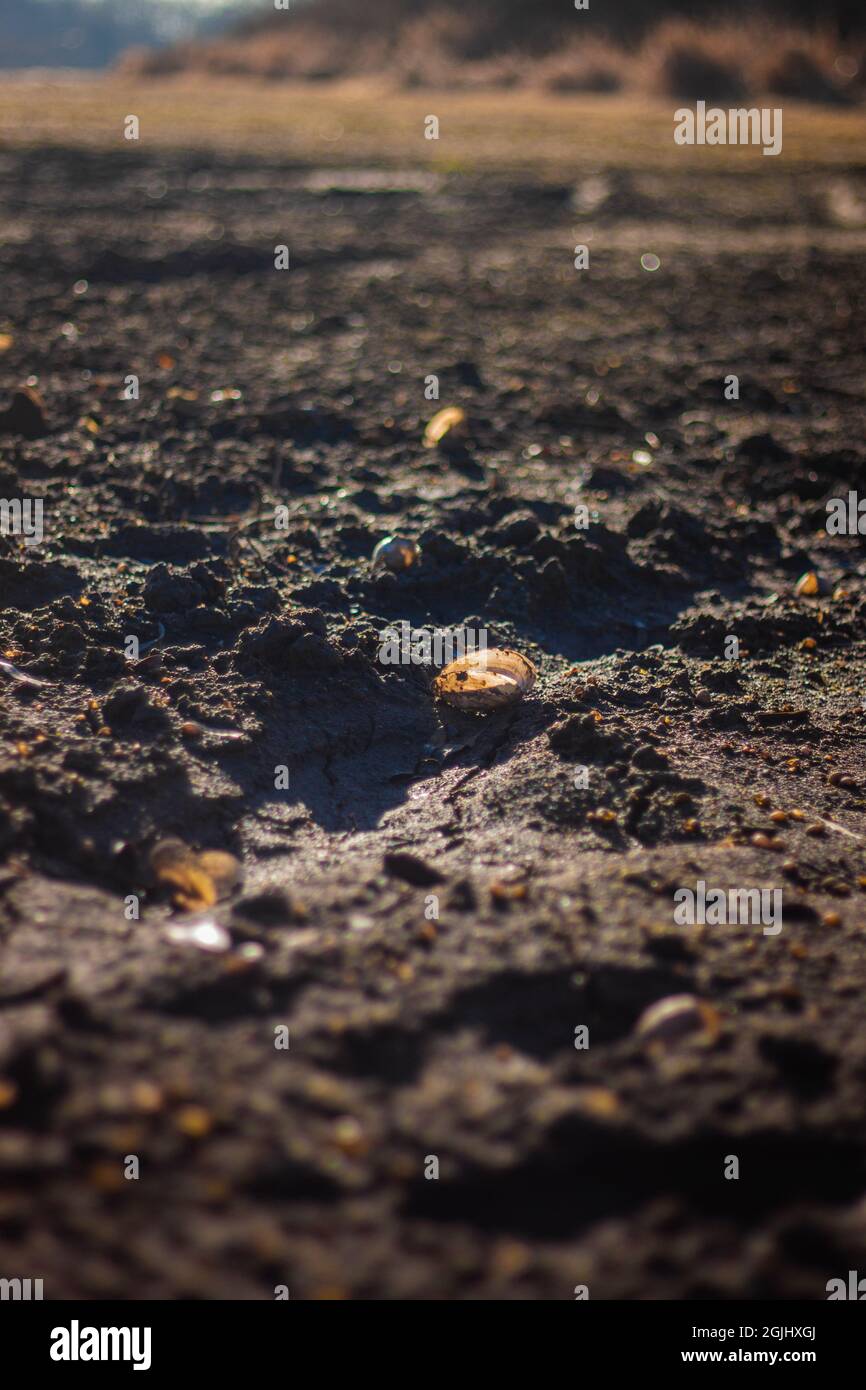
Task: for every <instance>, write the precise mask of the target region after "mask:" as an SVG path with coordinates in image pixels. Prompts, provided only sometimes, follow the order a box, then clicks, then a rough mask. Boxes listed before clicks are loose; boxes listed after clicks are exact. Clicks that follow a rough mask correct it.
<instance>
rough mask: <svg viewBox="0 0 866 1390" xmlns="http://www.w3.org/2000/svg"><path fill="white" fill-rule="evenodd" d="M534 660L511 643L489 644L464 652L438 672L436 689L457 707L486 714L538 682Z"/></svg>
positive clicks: (500, 707)
mask: <svg viewBox="0 0 866 1390" xmlns="http://www.w3.org/2000/svg"><path fill="white" fill-rule="evenodd" d="M536 674H537V673H536V670H535V667H534V666H533V664H532V662H531V661H528V660H527V658H526V657H525V656H521V655H520V653H519V652H514V651H511V650H510V649H509V648H508V647H488V648H485V650H484V651H480V652H474V653H473V654H472V655H471V656H461V657H460V658H459V659H458V660H457V661H452V662H450V663H449V665H448V666H445V667H444V668H443V670H441V671H440V672H439V675H438V676H437V677H436V680H435V681H434V690H435V692H436V695H437V696H438V698H439V699H440V700H444V701H445V702H446V704H449V705H453V706H454V707H455V709H463V710H470V711H472V712H473V713H476V714H487V713H488V712H489V711H490V710H495V709H502V708H503V707H504V706H506V705H511V704H515V703H516V702H517V701H518V700H522V699H523V696H524V695H525V694H526V693H527V691H529V690H531V689H532V687H533V685H534V684H535V677H536Z"/></svg>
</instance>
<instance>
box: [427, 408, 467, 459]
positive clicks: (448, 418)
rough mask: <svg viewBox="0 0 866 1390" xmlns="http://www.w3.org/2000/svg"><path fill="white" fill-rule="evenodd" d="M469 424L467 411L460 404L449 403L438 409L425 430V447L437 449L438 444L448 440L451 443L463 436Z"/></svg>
mask: <svg viewBox="0 0 866 1390" xmlns="http://www.w3.org/2000/svg"><path fill="white" fill-rule="evenodd" d="M467 424H468V422H467V418H466V411H465V410H463V409H462V408H461V407H460V406H459V405H447V406H445V408H444V410H437V412H436V414H435V415H434V416H433V419H432V420H430V421H428V423H427V428H426V429H425V431H424V447H425V449H435V448H436V446H437V444H442V443H443V442H445V441H446V440H447V441H448V442H449V443H451V442H452V441H453V440H454V439H455V438H458V437H462V435H464V434H465V433H466V428H467ZM449 436H450V438H449Z"/></svg>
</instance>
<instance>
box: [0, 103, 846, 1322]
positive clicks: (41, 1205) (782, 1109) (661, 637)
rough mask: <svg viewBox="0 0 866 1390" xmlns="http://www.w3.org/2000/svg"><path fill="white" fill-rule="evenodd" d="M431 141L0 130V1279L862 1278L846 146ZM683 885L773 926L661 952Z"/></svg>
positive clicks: (675, 1281)
mask: <svg viewBox="0 0 866 1390" xmlns="http://www.w3.org/2000/svg"><path fill="white" fill-rule="evenodd" d="M502 100H503V101H505V102H507V98H502ZM422 107H426V109H427V110H435V109H437V108H436V107H435V106H427V105H426V99H424V98H420V99H419V105H418V112H419V114H418V130H420V129H421V124H420V123H421V121H422V119H423V115H424V114H425V113H426V112H425V110H422ZM335 138H336V137H335ZM417 143H418V144H419V145H420V144H422V143H423V142H422V141H420V140H419V141H418V142H417ZM424 155H425V151H424V150H421V153H420V154H419V158H418V161H417V162H416V163H414V164H413V163H411V162H408V163H407V162H405V161H403V162H401V164H400V166H399V167H396V166H389V165H388V164H387V163H381V164H376V163H375V162H374V161H368V162H366V163H363V164H360V165H358V164H352V165H345V166H344V167H339V166H338V165H337V164H335V162H334V156H333V151H332V152H331V155H330V160H329V163H323V162H321V160H318V159H317V158H316V157H315V153H314V152H313V153H310V154H309V155H308V156H307V157H304V158H301V157H297V158H296V157H294V156H291V157H289V156H287V155H281V154H280V153H279V152H278V151H275V150H274V149H273V148H268V149H262V150H260V151H258V152H255V151H251V150H246V151H232V150H231V149H229V148H227V149H225V150H223V151H220V150H218V149H209V150H204V149H201V150H195V149H192V148H181V147H180V146H177V147H171V146H170V145H166V146H164V147H157V146H155V145H148V143H147V142H146V141H142V143H141V146H140V147H139V148H135V149H131V148H128V147H124V146H123V142H122V141H121V142H119V143H118V144H117V146H116V147H115V148H113V149H107V148H101V147H97V146H96V145H93V146H88V145H86V144H84V143H77V142H76V141H75V139H74V131H70V132H69V133H68V138H67V139H65V140H64V139H63V138H62V135H59V136H58V137H57V139H56V141H55V143H54V144H48V143H43V144H40V145H39V146H27V145H26V144H18V143H15V142H12V143H10V144H8V145H5V146H4V147H3V148H2V150H0V181H2V189H3V200H2V201H3V236H2V244H0V275H2V285H3V297H2V304H0V315H2V321H0V333H2V337H0V346H2V349H3V350H2V353H0V366H2V380H3V387H4V390H3V393H2V399H0V495H2V497H3V498H5V499H12V498H29V499H42V500H43V503H44V537H43V539H42V541H41V543H39V544H33V545H28V544H25V542H24V539H23V537H21V536H20V535H14V534H8V535H6V536H4V537H0V605H2V607H0V658H2V660H0V854H2V867H0V1266H2V1269H0V1272H2V1273H5V1274H12V1273H18V1274H20V1275H25V1274H31V1275H33V1276H37V1275H44V1278H45V1296H46V1298H48V1297H51V1298H74V1299H96V1298H121V1299H151V1298H171V1299H190V1298H193V1299H270V1298H273V1297H274V1289H275V1288H276V1287H277V1286H286V1288H287V1289H288V1290H289V1292H290V1295H291V1297H292V1298H300V1299H311V1298H313V1299H323V1298H349V1299H354V1298H357V1299H364V1298H367V1299H370V1298H372V1299H448V1300H459V1299H474V1298H506V1299H515V1300H524V1299H572V1298H573V1297H574V1290H575V1286H578V1285H585V1286H586V1287H587V1289H588V1291H589V1295H590V1297H592V1298H601V1299H605V1298H628V1299H668V1298H670V1299H686V1298H704V1299H726V1298H735V1297H745V1298H752V1299H784V1298H794V1297H803V1298H815V1299H819V1298H824V1297H825V1296H826V1295H825V1285H826V1282H827V1280H829V1279H830V1278H835V1277H845V1276H846V1274H847V1271H848V1270H849V1269H852V1268H853V1269H856V1268H858V1267H859V1268H861V1269H862V1268H863V1267H864V1261H866V1200H864V1196H863V1194H864V1190H866V1109H864V1094H866V1033H864V1029H863V995H864V990H866V892H864V890H866V838H864V836H866V817H864V810H866V795H864V791H866V776H864V769H863V748H864V737H863V735H864V719H866V715H864V710H863V698H864V696H866V675H864V660H866V644H864V633H863V621H864V614H866V587H864V575H866V566H864V550H863V541H862V539H861V537H860V536H859V535H858V534H853V535H844V534H843V535H833V534H829V533H828V530H827V527H826V521H827V511H826V503H827V501H828V500H829V499H832V498H837V497H840V498H845V499H847V498H848V494H849V492H850V491H854V492H858V490H859V492H860V493H861V494H862V495H866V442H864V439H866V433H864V432H866V396H864V380H866V377H864V353H863V336H864V335H863V320H864V312H866V303H864V300H866V284H864V277H863V250H864V246H866V173H864V169H863V167H861V166H859V165H857V164H856V163H852V164H849V165H848V166H847V167H845V168H841V169H839V168H836V169H834V170H828V169H825V168H818V167H815V168H811V167H809V165H808V163H804V162H802V161H801V162H799V163H797V164H794V165H790V164H786V162H785V159H784V156H783V157H782V158H781V159H776V160H774V159H764V158H761V157H760V153H759V152H757V151H756V152H755V158H753V159H752V160H751V161H750V162H749V163H748V167H746V165H745V164H743V165H742V166H741V167H738V168H736V169H732V168H729V167H727V166H724V167H723V166H722V165H713V163H712V161H711V159H710V158H707V159H705V160H704V161H703V162H702V163H701V164H700V166H696V165H694V166H693V165H689V166H688V167H686V166H683V167H682V168H680V167H679V166H677V165H675V164H672V165H671V167H668V168H664V169H663V168H653V167H651V166H648V167H646V168H641V167H640V165H639V163H635V164H634V165H633V166H632V167H629V168H626V167H622V166H620V165H619V164H617V162H616V160H615V159H614V158H612V159H611V161H610V162H609V163H606V162H605V160H604V159H603V158H602V159H600V160H598V161H597V162H596V163H595V164H594V166H593V167H592V168H583V169H579V168H578V169H575V170H574V171H573V172H569V173H564V174H562V175H560V176H559V177H557V176H556V174H555V172H554V173H553V174H552V175H551V173H550V170H549V169H548V170H547V171H546V172H545V173H544V174H543V175H542V173H541V172H540V171H534V170H533V169H532V168H531V167H529V168H526V167H524V168H522V169H511V170H509V169H508V168H505V167H503V168H490V167H484V168H481V167H479V168H467V167H462V166H459V165H458V166H457V167H453V168H449V167H447V165H445V164H443V165H442V166H441V167H438V168H437V167H433V166H431V165H430V163H429V162H423V159H422V157H423V156H424ZM337 158H338V159H339V151H337ZM581 243H583V244H586V245H587V246H588V247H589V248H590V264H589V267H588V269H584V270H577V269H575V267H574V254H575V253H574V248H575V246H576V245H577V244H581ZM280 245H285V246H286V247H287V248H288V251H289V268H288V269H287V270H277V269H275V264H274V260H275V247H278V246H280ZM646 257H655V258H656V259H657V261H658V263H659V264H658V267H657V269H647V268H644V267H645V266H650V267H651V266H653V265H655V263H656V262H655V261H654V260H646V259H644V261H643V263H642V258H646ZM732 374H733V375H736V376H737V377H738V378H739V398H738V399H726V397H725V379H726V378H727V377H729V376H730V375H732ZM132 376H134V377H136V378H137V379H138V397H137V398H135V395H134V394H133V395H132V396H131V398H129V399H127V398H126V396H127V395H129V393H130V389H131V388H130V387H129V383H128V378H130V377H132ZM431 376H435V377H437V378H438V390H439V396H438V400H436V399H432V398H431V397H430V395H429V392H430V391H431V390H432V388H431V385H430V382H429V378H430V377H431ZM28 383H29V385H28ZM425 389H426V391H427V392H428V394H427V395H425ZM16 393H17V394H16ZM451 406H455V407H459V408H461V409H462V410H463V411H464V412H465V418H464V422H463V425H462V428H460V429H455V430H452V431H449V432H448V433H446V434H445V435H444V436H443V437H442V440H441V441H440V443H439V444H438V445H436V446H433V447H426V446H425V444H424V438H423V436H424V431H425V428H426V426H427V424H428V422H429V421H430V419H431V418H432V417H433V416H434V415H435V413H436V412H437V411H438V410H439V409H440V408H444V407H451ZM580 507H584V508H585V509H586V510H585V512H580V511H578V510H576V509H577V508H580ZM581 521H583V522H584V523H585V524H583V525H581V524H579V523H580V522H581ZM576 523H578V524H576ZM394 534H397V535H400V536H405V537H407V538H409V539H410V540H412V541H415V542H416V543H417V544H418V546H420V555H419V557H418V559H417V561H416V562H415V563H414V564H412V565H410V566H408V567H407V568H405V569H403V570H401V571H399V572H390V571H389V570H387V569H386V568H384V567H383V566H381V565H375V566H374V564H373V563H372V559H371V557H372V552H373V549H374V547H375V545H376V544H377V542H379V541H380V540H381V539H383V538H384V537H386V536H388V535H394ZM810 574H814V576H815V579H814V581H811V582H807V583H806V584H804V585H800V592H798V581H799V580H800V579H801V577H802V576H804V575H810ZM403 621H405V622H407V623H408V624H410V626H411V627H413V628H416V629H421V628H424V629H448V630H453V629H456V628H463V627H469V628H471V629H473V630H475V629H483V630H484V631H485V632H486V634H487V640H488V644H489V645H491V646H499V647H508V648H512V649H514V650H516V651H518V652H520V653H521V654H522V655H523V656H525V657H526V658H528V659H529V660H530V661H531V662H533V663H534V665H535V666H536V668H537V670H538V678H537V681H536V683H535V685H534V687H533V688H532V689H531V690H530V691H529V692H528V693H527V694H526V695H525V697H524V698H523V699H522V700H521V701H519V702H518V703H516V704H512V705H509V706H506V707H502V708H499V709H496V710H493V711H492V712H490V713H489V714H472V713H466V712H463V711H461V710H459V709H456V708H453V707H450V706H448V705H446V704H444V703H443V702H442V701H438V700H437V699H435V697H434V691H433V680H434V677H435V675H436V672H437V668H436V666H435V665H432V664H411V663H410V664H402V665H401V664H396V665H388V664H383V662H382V661H381V660H380V659H379V658H380V645H381V640H382V633H383V631H384V629H385V628H387V627H388V626H389V625H390V624H398V623H400V622H403ZM130 638H136V639H137V643H138V645H137V647H136V645H135V643H130V641H129V639H130ZM731 638H736V639H737V643H738V644H739V645H738V649H737V647H736V644H734V645H733V646H732V644H731V642H730V641H729V639H731ZM281 769H282V771H281ZM286 781H288V786H286V785H285V783H286ZM167 839H175V840H180V841H183V842H184V844H185V845H186V846H188V847H189V848H190V850H191V851H194V852H195V853H200V852H205V851H222V852H224V853H227V854H230V855H233V856H235V857H236V859H237V860H238V861H239V863H240V870H239V872H240V875H241V877H240V880H239V881H234V880H233V879H232V876H231V873H230V872H229V873H227V874H222V875H221V874H218V873H216V872H215V871H214V872H211V869H212V868H213V863H214V861H213V860H208V859H207V858H206V859H204V860H202V861H198V860H193V859H188V860H187V859H184V857H183V855H182V852H181V851H180V850H178V849H177V847H175V854H176V862H175V861H174V860H173V861H172V862H173V863H175V868H174V870H173V873H172V874H169V875H166V874H165V873H164V872H163V873H161V872H159V865H160V863H164V860H165V851H164V850H163V851H162V858H161V857H160V854H159V853H158V854H157V855H156V857H154V855H153V850H154V847H155V846H156V845H157V844H159V843H160V842H164V841H166V840H167ZM220 862H221V864H222V868H223V869H225V862H226V861H220ZM209 865H210V868H208V866H209ZM178 866H179V867H178ZM700 881H703V882H705V883H706V884H707V887H708V890H709V889H722V890H728V889H748V888H765V889H779V890H781V892H782V895H783V903H784V907H783V917H782V923H783V925H782V930H781V931H779V932H778V933H776V934H771V933H768V932H765V931H764V930H763V927H762V925H761V924H760V923H754V922H752V923H748V922H745V923H734V924H728V925H721V924H718V925H714V924H706V925H700V924H696V925H693V926H682V925H679V924H678V923H677V922H675V920H674V894H675V893H676V892H677V890H678V889H681V888H690V889H693V890H694V889H695V888H696V885H697V884H698V883H699V882H700ZM214 899H217V900H216V901H214ZM136 914H137V915H136ZM683 995H686V996H691V997H692V1002H691V1003H689V1002H686V1003H684V1004H682V1005H681V1006H678V1012H677V1014H676V1016H675V1017H672V1018H669V1019H668V1020H667V1023H664V1022H662V1023H659V1022H658V1021H657V1019H656V1018H655V1016H654V1015H652V1014H650V1015H649V1016H648V1015H647V1010H649V1009H650V1008H651V1006H653V1005H654V1004H656V1003H657V1002H658V1001H662V1000H665V999H668V998H670V997H671V996H683ZM695 1001H697V1002H695ZM286 1030H287V1031H286ZM281 1043H288V1046H282V1045H281ZM732 1158H735V1159H737V1160H738V1164H739V1177H738V1178H736V1179H734V1178H733V1177H731V1176H726V1173H728V1174H730V1173H731V1171H732V1170H731V1160H732ZM131 1159H136V1160H137V1165H136V1164H131V1162H130V1160H131ZM136 1166H137V1171H138V1176H137V1177H133V1176H128V1175H129V1174H131V1173H132V1172H133V1170H135V1168H136ZM437 1167H438V1177H437V1176H436V1170H437Z"/></svg>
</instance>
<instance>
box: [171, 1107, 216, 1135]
mask: <svg viewBox="0 0 866 1390" xmlns="http://www.w3.org/2000/svg"><path fill="white" fill-rule="evenodd" d="M175 1124H176V1125H177V1128H178V1129H179V1130H180V1132H181V1134H185V1135H186V1136H187V1138H189V1139H205V1138H206V1137H207V1135H208V1134H210V1132H211V1130H212V1129H213V1119H212V1117H211V1115H210V1114H209V1112H208V1111H207V1110H205V1108H204V1106H202V1105H185V1106H184V1107H183V1109H182V1110H179V1111H178V1113H177V1115H176V1116H175Z"/></svg>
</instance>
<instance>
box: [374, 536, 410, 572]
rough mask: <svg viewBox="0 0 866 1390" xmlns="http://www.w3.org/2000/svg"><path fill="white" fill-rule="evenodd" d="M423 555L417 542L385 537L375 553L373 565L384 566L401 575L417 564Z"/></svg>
mask: <svg viewBox="0 0 866 1390" xmlns="http://www.w3.org/2000/svg"><path fill="white" fill-rule="evenodd" d="M420 554H421V550H420V547H419V546H418V545H417V544H416V542H415V541H410V540H408V539H407V538H406V537H405V536H385V537H384V539H383V540H381V541H380V542H379V544H378V545H377V546H376V548H375V550H374V551H373V564H374V565H384V566H385V568H386V569H389V570H393V571H394V572H395V573H399V571H400V570H407V569H410V568H411V567H412V565H414V564H417V562H418V558H419V556H420Z"/></svg>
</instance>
